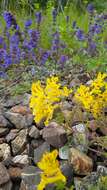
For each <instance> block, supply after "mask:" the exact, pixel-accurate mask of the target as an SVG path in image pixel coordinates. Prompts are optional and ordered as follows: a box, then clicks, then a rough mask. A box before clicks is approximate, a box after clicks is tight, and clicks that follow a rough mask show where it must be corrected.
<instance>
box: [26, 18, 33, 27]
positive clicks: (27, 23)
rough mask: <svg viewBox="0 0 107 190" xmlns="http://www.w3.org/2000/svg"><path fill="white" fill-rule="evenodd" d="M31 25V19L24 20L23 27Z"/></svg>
mask: <svg viewBox="0 0 107 190" xmlns="http://www.w3.org/2000/svg"><path fill="white" fill-rule="evenodd" d="M31 25H32V20H31V19H29V20H26V22H25V28H28V27H29V26H31Z"/></svg>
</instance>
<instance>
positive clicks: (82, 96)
mask: <svg viewBox="0 0 107 190" xmlns="http://www.w3.org/2000/svg"><path fill="white" fill-rule="evenodd" d="M106 77H107V74H105V73H104V74H101V73H99V74H98V76H97V78H96V79H95V80H94V81H93V82H92V83H91V85H90V86H89V87H88V86H85V85H81V86H80V87H79V88H78V89H77V92H76V94H75V98H76V99H77V100H78V101H79V102H80V103H82V105H83V106H84V108H85V109H86V110H88V111H89V112H91V113H92V114H93V116H94V117H95V118H98V117H99V116H100V115H101V114H102V112H103V109H104V108H105V107H106V106H107V82H106V81H105V78H106Z"/></svg>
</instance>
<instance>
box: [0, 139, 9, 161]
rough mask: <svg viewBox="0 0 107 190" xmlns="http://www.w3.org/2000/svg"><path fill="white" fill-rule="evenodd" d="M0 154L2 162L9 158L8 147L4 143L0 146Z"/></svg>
mask: <svg viewBox="0 0 107 190" xmlns="http://www.w3.org/2000/svg"><path fill="white" fill-rule="evenodd" d="M0 152H1V156H2V158H3V160H6V159H8V158H9V157H10V156H11V151H10V146H9V145H8V144H6V143H3V144H0Z"/></svg>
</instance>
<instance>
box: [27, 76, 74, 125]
mask: <svg viewBox="0 0 107 190" xmlns="http://www.w3.org/2000/svg"><path fill="white" fill-rule="evenodd" d="M58 81H59V80H58V77H51V78H48V79H47V80H46V86H45V87H44V86H42V85H41V83H40V81H37V82H35V83H33V84H32V96H31V99H30V108H32V110H33V115H34V116H35V117H34V120H35V122H36V123H39V122H40V121H41V120H42V119H43V120H45V125H48V123H49V121H50V120H51V119H52V116H53V112H54V110H55V108H57V107H58V103H59V102H60V100H61V97H67V96H68V95H69V94H70V93H71V90H69V89H68V88H67V87H63V88H61V84H60V83H58Z"/></svg>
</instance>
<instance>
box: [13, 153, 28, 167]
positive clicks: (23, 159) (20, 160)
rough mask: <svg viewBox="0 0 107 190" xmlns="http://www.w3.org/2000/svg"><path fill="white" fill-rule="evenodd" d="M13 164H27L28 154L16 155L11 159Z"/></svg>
mask: <svg viewBox="0 0 107 190" xmlns="http://www.w3.org/2000/svg"><path fill="white" fill-rule="evenodd" d="M12 161H13V163H14V164H21V165H27V164H28V163H29V159H28V155H17V156H15V157H14V158H13V159H12Z"/></svg>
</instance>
